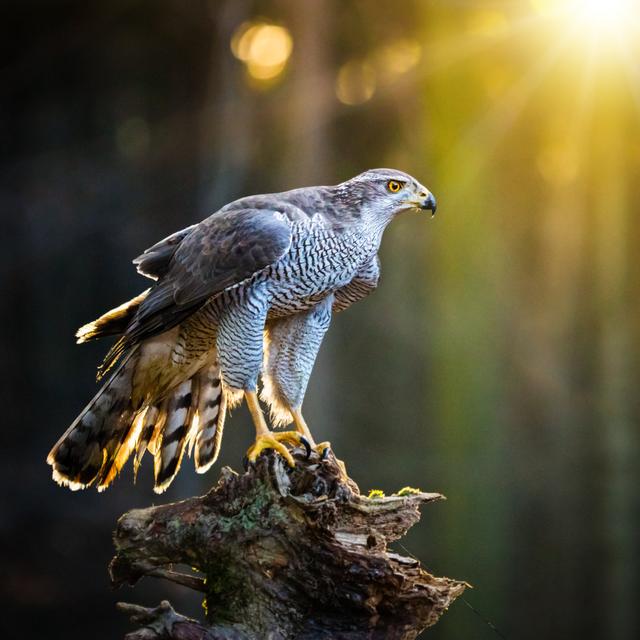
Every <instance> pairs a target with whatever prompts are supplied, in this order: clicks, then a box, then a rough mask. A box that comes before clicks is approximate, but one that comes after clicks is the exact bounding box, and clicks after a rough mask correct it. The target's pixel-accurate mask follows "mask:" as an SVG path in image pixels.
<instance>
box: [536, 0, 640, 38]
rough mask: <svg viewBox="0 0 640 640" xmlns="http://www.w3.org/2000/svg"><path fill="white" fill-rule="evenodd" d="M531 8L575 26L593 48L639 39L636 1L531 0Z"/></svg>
mask: <svg viewBox="0 0 640 640" xmlns="http://www.w3.org/2000/svg"><path fill="white" fill-rule="evenodd" d="M531 5H532V7H533V9H534V10H535V11H536V12H537V13H538V14H540V15H541V16H543V17H547V18H550V19H557V20H558V21H559V23H560V26H561V27H573V28H574V29H575V31H576V32H577V35H579V36H582V37H583V38H584V39H585V40H586V41H587V43H588V44H589V45H590V46H593V45H594V43H595V44H597V45H598V47H602V46H604V47H617V46H619V45H620V43H621V41H631V40H632V39H633V40H636V39H637V37H638V27H639V25H640V4H638V2H637V0H531Z"/></svg>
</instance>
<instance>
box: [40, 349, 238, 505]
mask: <svg viewBox="0 0 640 640" xmlns="http://www.w3.org/2000/svg"><path fill="white" fill-rule="evenodd" d="M136 359H137V353H136V352H135V351H134V352H132V353H130V354H129V355H127V356H125V358H124V360H123V361H122V363H121V364H120V365H119V367H118V369H117V370H116V371H115V373H114V374H113V375H112V376H111V378H110V379H109V380H108V382H107V383H106V384H105V385H104V386H103V387H102V389H100V391H99V392H98V393H97V394H96V396H95V397H94V398H93V400H92V401H91V402H90V403H89V405H88V406H87V407H86V408H85V409H84V411H83V412H82V413H81V414H80V415H79V416H78V417H77V418H76V420H75V421H74V423H73V424H72V425H71V427H69V429H68V430H67V432H66V433H65V434H64V435H63V436H62V438H61V439H60V440H59V441H58V443H57V444H56V445H55V446H54V447H53V449H52V450H51V452H50V453H49V456H48V457H47V462H48V463H49V464H50V465H51V466H52V467H53V478H54V480H55V481H56V482H58V483H59V484H61V485H63V486H68V487H69V488H71V489H73V490H76V489H84V488H86V487H89V486H95V487H96V488H97V489H98V490H99V491H102V490H104V489H105V488H106V487H107V486H109V485H110V484H111V482H113V480H114V479H115V477H116V476H117V475H118V473H119V472H120V470H121V469H122V467H123V466H124V464H125V463H126V461H127V459H128V458H129V456H130V455H131V454H132V453H134V452H135V455H134V463H133V466H134V474H137V471H138V468H139V466H140V462H141V460H142V457H143V455H144V453H145V451H149V452H150V453H151V454H152V455H153V457H154V478H155V486H154V490H155V491H156V493H162V492H163V491H165V490H166V489H167V487H168V486H169V485H170V484H171V482H172V481H173V479H174V478H175V477H176V475H177V473H178V471H179V470H180V464H181V463H182V458H183V455H184V453H185V451H186V450H187V448H189V450H191V449H192V448H193V447H194V445H195V462H196V470H197V471H198V472H199V473H204V472H205V471H206V470H207V469H209V467H210V466H211V465H212V464H213V463H214V462H215V460H216V458H217V456H218V453H219V451H220V444H221V440H222V431H223V427H224V419H225V413H226V412H225V406H226V402H225V397H224V394H223V393H222V389H221V382H220V370H219V367H218V364H217V362H216V363H214V364H212V365H210V366H208V367H206V368H204V369H202V370H201V371H199V372H198V373H197V374H196V375H195V376H194V377H193V378H191V379H190V380H187V381H185V382H183V383H181V384H179V385H178V386H177V387H176V388H175V389H174V390H173V391H172V392H171V393H170V394H169V395H168V396H167V397H165V398H164V399H162V400H161V401H159V402H158V403H155V404H151V405H148V406H145V407H133V406H132V402H131V383H132V375H133V370H134V368H135V364H136Z"/></svg>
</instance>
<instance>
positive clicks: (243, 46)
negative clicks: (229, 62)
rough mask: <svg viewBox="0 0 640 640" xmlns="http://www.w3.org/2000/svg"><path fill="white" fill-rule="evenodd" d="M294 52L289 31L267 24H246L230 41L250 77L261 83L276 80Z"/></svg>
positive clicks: (243, 24)
mask: <svg viewBox="0 0 640 640" xmlns="http://www.w3.org/2000/svg"><path fill="white" fill-rule="evenodd" d="M292 51H293V38H292V37H291V33H290V32H289V30H288V29H286V28H285V27H282V26H279V25H275V24H269V23H267V22H243V23H242V24H241V25H240V26H239V27H238V28H237V29H236V31H235V33H234V34H233V36H232V38H231V52H232V53H233V55H234V56H235V57H236V58H238V60H241V61H242V62H244V63H245V65H246V69H247V73H248V74H249V76H250V77H251V78H253V79H255V80H259V81H269V80H273V79H275V78H277V77H278V76H279V75H280V74H281V73H282V72H283V71H284V69H285V67H286V65H287V62H288V61H289V58H290V57H291V52H292Z"/></svg>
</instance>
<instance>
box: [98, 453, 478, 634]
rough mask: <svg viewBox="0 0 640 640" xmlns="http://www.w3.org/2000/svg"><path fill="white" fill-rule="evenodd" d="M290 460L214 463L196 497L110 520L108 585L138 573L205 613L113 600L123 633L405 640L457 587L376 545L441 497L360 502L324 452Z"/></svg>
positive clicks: (424, 495)
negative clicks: (240, 469) (194, 601)
mask: <svg viewBox="0 0 640 640" xmlns="http://www.w3.org/2000/svg"><path fill="white" fill-rule="evenodd" d="M294 455H295V457H296V461H297V466H296V467H295V469H289V468H288V467H287V466H286V465H285V464H284V463H283V462H282V460H281V459H280V458H279V457H277V456H275V455H273V454H270V455H266V456H263V457H261V458H260V460H259V461H258V463H257V465H256V466H255V467H254V468H252V469H250V470H249V471H248V472H247V473H245V474H243V475H238V474H237V473H235V472H234V471H232V470H231V469H229V468H224V469H223V470H222V474H221V478H220V480H219V482H218V484H217V486H216V487H215V488H213V489H212V490H211V491H210V492H209V493H207V494H206V495H205V496H202V497H197V498H190V499H188V500H184V501H182V502H177V503H173V504H167V505H162V506H157V507H150V508H147V509H136V510H133V511H130V512H128V513H126V514H125V515H123V516H122V517H121V518H120V520H119V522H118V526H117V529H116V533H115V536H114V541H115V546H116V550H117V553H116V556H115V558H114V559H113V561H112V563H111V567H110V570H111V578H112V582H113V584H114V585H116V586H119V585H122V584H124V583H129V584H134V583H135V582H136V581H137V580H139V579H140V578H141V577H143V576H156V577H161V578H164V579H168V580H172V581H175V582H179V583H180V584H186V585H187V586H190V587H191V588H194V589H196V590H198V591H202V592H204V593H205V607H206V613H207V620H208V625H206V626H205V625H202V624H200V623H198V622H196V621H193V620H190V619H188V618H184V617H183V616H179V615H178V614H176V613H175V612H174V611H173V609H171V608H170V606H169V604H168V603H163V604H162V605H160V607H158V608H156V609H151V610H148V609H143V608H140V607H136V606H135V605H121V607H133V609H132V612H133V614H134V621H136V622H138V623H141V624H143V625H144V626H143V628H142V629H140V630H139V631H136V632H134V633H133V634H129V635H128V636H127V639H128V640H151V639H152V638H163V639H167V640H170V639H184V640H192V639H195V638H197V639H199V640H214V639H216V640H217V639H228V640H239V639H243V640H253V639H256V640H257V639H264V638H271V639H273V640H276V639H278V640H280V639H282V640H285V639H289V638H296V639H303V640H304V639H309V640H310V639H312V638H313V639H325V638H327V639H328V638H332V639H336V638H338V639H340V638H344V639H350V640H356V639H359V638H362V639H364V638H366V639H367V640H371V639H377V638H380V639H382V638H384V639H390V640H394V639H410V638H414V637H415V636H416V635H417V634H418V633H419V632H420V631H422V630H423V629H424V628H426V627H428V626H430V625H432V624H434V623H435V622H436V621H437V620H438V618H439V617H440V616H441V615H442V613H443V612H444V611H445V610H446V609H447V607H448V606H449V605H450V604H451V603H452V602H453V600H455V598H456V597H457V596H459V595H460V594H461V593H462V592H463V590H464V588H465V586H466V585H465V583H462V582H458V581H455V580H450V579H448V578H437V577H435V576H432V575H430V574H429V573H427V572H426V571H424V570H423V569H422V568H421V566H420V564H419V562H418V561H417V560H415V559H413V558H407V557H404V556H401V555H398V554H396V553H392V552H390V551H388V550H387V545H388V543H389V542H391V541H393V540H397V539H398V538H400V537H402V536H403V535H404V534H405V532H406V531H407V530H408V529H409V528H410V527H411V526H412V525H413V524H415V523H416V522H417V520H418V519H419V517H420V511H419V508H420V506H421V505H422V504H425V503H429V502H434V501H436V500H440V499H442V496H441V495H440V494H437V493H421V492H412V491H407V492H402V495H392V496H388V497H375V498H367V497H364V496H362V495H360V492H359V490H358V487H357V486H356V485H355V483H353V481H351V480H350V479H348V478H346V477H345V476H344V475H343V473H342V471H341V469H342V467H341V466H340V464H339V463H338V462H337V461H336V460H335V458H333V456H330V457H329V459H327V460H320V458H319V457H318V456H317V455H315V454H312V457H311V458H310V459H309V460H304V458H303V456H302V452H298V451H295V452H294ZM175 564H182V565H185V566H187V567H192V568H194V569H195V570H196V571H198V572H200V573H201V574H202V575H203V576H204V580H203V579H202V578H201V577H198V576H194V575H189V574H187V573H181V572H177V571H175V570H174V569H173V567H172V565H175Z"/></svg>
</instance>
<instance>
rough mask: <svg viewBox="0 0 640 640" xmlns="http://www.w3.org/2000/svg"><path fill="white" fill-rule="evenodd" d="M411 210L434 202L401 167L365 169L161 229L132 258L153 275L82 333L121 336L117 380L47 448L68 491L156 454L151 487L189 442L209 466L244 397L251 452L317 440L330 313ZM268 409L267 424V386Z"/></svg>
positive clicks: (114, 370)
mask: <svg viewBox="0 0 640 640" xmlns="http://www.w3.org/2000/svg"><path fill="white" fill-rule="evenodd" d="M411 209H414V210H415V209H423V210H430V211H431V212H432V213H435V211H436V202H435V199H434V197H433V195H432V194H431V193H430V192H429V191H428V190H427V189H426V188H425V187H423V186H422V185H421V184H420V183H419V182H418V181H417V180H415V179H414V178H412V177H411V176H410V175H407V174H406V173H402V172H401V171H395V170H392V169H374V170H371V171H366V172H365V173H362V174H360V175H358V176H356V177H355V178H352V179H351V180H347V181H346V182H343V183H341V184H338V185H336V186H330V187H308V188H303V189H294V190H292V191H286V192H284V193H275V194H269V195H256V196H249V197H246V198H241V199H240V200H236V201H234V202H231V203H230V204H228V205H226V206H224V207H223V208H222V209H220V210H219V211H217V212H216V213H214V214H213V215H211V216H210V217H208V218H207V219H205V220H203V221H202V222H200V223H199V224H195V225H192V226H190V227H187V228H186V229H183V230H182V231H178V232H177V233H174V234H173V235H171V236H169V237H168V238H165V239H164V240H162V241H160V242H159V243H157V244H155V245H154V246H152V247H151V248H149V249H147V250H146V251H145V252H144V253H143V254H142V255H141V256H139V257H138V258H136V259H135V260H134V264H135V265H136V266H137V269H138V271H139V272H140V273H141V274H142V275H144V276H147V277H149V278H151V279H153V280H155V283H154V284H153V285H152V286H151V287H150V288H149V289H147V290H146V291H144V292H143V293H141V294H140V295H138V296H137V297H135V298H133V299H132V300H130V301H129V302H126V303H124V304H123V305H121V306H119V307H117V308H115V309H112V310H111V311H109V312H107V313H106V314H104V315H103V316H101V317H100V318H98V319H97V320H95V321H94V322H91V323H90V324H88V325H85V326H84V327H81V328H80V329H79V330H78V333H77V338H78V342H86V341H88V340H93V339H96V338H101V337H103V336H118V338H119V339H118V341H117V342H116V344H115V345H114V346H113V348H112V349H111V351H110V352H109V354H108V355H107V357H106V359H105V361H104V363H103V365H102V367H101V368H100V370H99V377H101V376H102V375H104V376H106V375H107V373H108V374H109V375H108V378H107V379H106V382H105V383H104V385H103V386H102V388H101V389H100V391H98V393H97V395H96V396H95V398H93V400H92V401H91V402H90V403H89V404H88V405H87V407H86V408H85V409H84V411H82V413H81V414H80V415H79V416H78V417H77V418H76V420H75V421H74V422H73V424H72V425H71V426H70V427H69V429H68V430H67V432H66V433H65V434H64V435H63V436H62V438H61V439H60V440H59V441H58V443H57V444H56V445H55V446H54V447H53V449H52V450H51V452H50V453H49V456H48V458H47V461H48V463H49V464H50V465H51V466H52V467H53V477H54V479H55V480H56V481H57V482H59V483H60V484H62V485H66V486H69V487H70V488H72V489H79V488H84V487H87V486H91V485H93V486H96V487H97V488H98V489H99V490H101V489H104V488H106V487H107V486H108V485H109V484H110V483H111V482H112V481H113V479H114V478H115V476H116V475H117V474H118V472H119V471H120V469H121V468H122V467H123V465H124V464H125V462H126V461H127V459H128V458H129V456H130V455H131V454H132V453H133V454H134V470H135V472H137V469H138V466H139V464H140V459H141V457H142V456H143V454H144V452H145V451H149V452H150V453H151V454H152V455H153V456H154V476H155V490H156V491H157V492H162V491H163V490H164V489H166V488H167V486H169V484H170V483H171V481H172V480H173V478H174V477H175V475H176V473H177V472H178V469H179V468H180V463H181V460H182V457H183V455H184V452H185V450H187V449H188V450H189V451H194V456H195V465H196V469H197V471H199V472H202V473H203V472H205V471H206V470H207V469H208V468H209V467H210V466H211V465H212V464H213V462H214V461H215V460H216V457H217V455H218V452H219V449H220V442H221V438H222V430H223V426H224V421H225V414H226V412H227V410H228V409H229V408H230V407H232V406H233V405H235V404H237V403H239V402H240V401H241V400H242V398H243V397H244V398H245V399H246V401H247V405H248V407H249V411H250V412H251V416H252V419H253V422H254V425H255V429H256V438H255V442H254V444H253V445H252V446H251V447H250V448H249V451H248V452H247V457H248V459H249V460H250V461H255V459H256V458H257V456H258V455H259V454H260V452H261V451H263V450H265V449H274V450H276V451H277V452H278V453H280V454H281V455H282V456H283V457H284V458H285V459H286V460H287V462H288V463H289V464H290V465H293V464H294V461H293V457H292V456H291V453H290V451H289V450H288V449H287V447H286V446H285V444H301V443H302V444H304V445H305V446H308V447H314V448H316V449H317V450H318V451H323V450H325V448H326V447H327V446H328V443H321V444H319V445H316V444H315V442H314V439H313V437H312V436H311V433H310V431H309V428H308V427H307V424H306V423H305V420H304V418H303V417H302V413H301V407H302V401H303V399H304V395H305V391H306V387H307V382H308V380H309V376H310V374H311V369H312V367H313V364H314V361H315V359H316V355H317V353H318V349H319V347H320V343H321V342H322V339H323V337H324V334H325V332H326V331H327V329H328V327H329V324H330V322H331V316H332V314H333V313H335V312H338V311H341V310H343V309H346V308H347V307H349V306H350V305H351V304H353V303H354V302H356V301H357V300H359V299H361V298H364V297H365V296H366V295H368V294H369V293H370V292H371V291H372V290H373V289H375V287H376V286H377V283H378V277H379V261H378V256H377V253H378V249H379V246H380V241H381V238H382V234H383V232H384V230H385V228H386V226H387V225H388V224H389V223H390V222H391V220H393V219H394V217H395V216H396V215H397V214H398V213H400V212H403V211H407V210H411ZM260 377H261V378H262V383H263V386H262V399H263V400H264V401H265V402H266V403H267V404H268V405H269V406H270V408H271V415H272V418H273V421H274V423H275V424H278V425H283V424H288V423H290V422H293V423H294V426H295V429H294V430H290V431H271V430H270V428H269V427H268V426H267V423H266V421H265V418H264V417H263V414H262V411H261V408H260V404H259V400H258V395H257V388H258V379H259V378H260Z"/></svg>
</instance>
